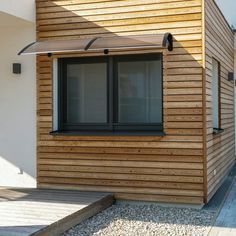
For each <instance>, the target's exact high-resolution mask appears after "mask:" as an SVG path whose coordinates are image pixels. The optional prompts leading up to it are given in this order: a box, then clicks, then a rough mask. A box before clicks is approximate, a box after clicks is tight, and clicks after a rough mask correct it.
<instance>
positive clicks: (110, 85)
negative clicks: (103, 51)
mask: <svg viewBox="0 0 236 236" xmlns="http://www.w3.org/2000/svg"><path fill="white" fill-rule="evenodd" d="M113 71H114V70H113V57H109V59H108V114H109V115H108V123H109V129H110V130H111V131H113V123H114V114H113V109H114V108H113V103H114V102H113V99H114V83H113V73H114V72H113Z"/></svg>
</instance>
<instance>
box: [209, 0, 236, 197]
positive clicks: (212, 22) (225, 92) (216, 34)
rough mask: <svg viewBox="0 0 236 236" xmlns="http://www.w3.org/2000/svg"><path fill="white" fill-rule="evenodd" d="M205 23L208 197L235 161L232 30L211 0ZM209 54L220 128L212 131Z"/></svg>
mask: <svg viewBox="0 0 236 236" xmlns="http://www.w3.org/2000/svg"><path fill="white" fill-rule="evenodd" d="M205 13H206V14H205V25H206V114H207V185H208V192H207V195H208V200H209V199H210V198H211V197H212V196H213V195H214V193H215V192H216V190H217V189H218V187H219V186H220V184H221V183H222V181H223V180H224V178H225V176H226V175H227V173H228V171H229V170H230V168H231V167H232V165H233V164H234V162H235V150H234V143H235V140H234V135H235V133H234V130H235V129H234V83H233V82H232V81H231V82H229V81H228V72H233V71H234V36H233V32H232V30H231V29H230V27H229V25H228V24H227V22H226V20H225V19H224V17H223V15H222V14H221V12H220V10H219V9H218V7H217V6H216V4H215V2H214V1H213V0H206V1H205ZM212 58H215V59H216V60H218V61H219V62H220V90H221V94H220V96H221V103H220V104H221V105H220V106H221V111H220V112H221V128H222V129H224V132H223V133H221V134H218V135H213V134H212V131H213V130H212V129H213V121H212V107H211V101H212V95H211V94H212V92H211V80H212Z"/></svg>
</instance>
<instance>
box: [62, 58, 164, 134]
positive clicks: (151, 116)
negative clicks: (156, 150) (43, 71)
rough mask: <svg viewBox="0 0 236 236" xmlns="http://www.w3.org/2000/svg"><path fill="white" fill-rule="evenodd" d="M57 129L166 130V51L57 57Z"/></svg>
mask: <svg viewBox="0 0 236 236" xmlns="http://www.w3.org/2000/svg"><path fill="white" fill-rule="evenodd" d="M59 91H60V92H59V129H60V130H62V131H110V132H116V131H157V130H162V55H161V54H147V55H135V56H113V57H93V58H62V59H59Z"/></svg>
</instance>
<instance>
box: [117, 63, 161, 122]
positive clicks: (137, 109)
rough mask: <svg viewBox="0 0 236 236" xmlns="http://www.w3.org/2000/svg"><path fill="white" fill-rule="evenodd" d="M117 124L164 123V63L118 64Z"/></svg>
mask: <svg viewBox="0 0 236 236" xmlns="http://www.w3.org/2000/svg"><path fill="white" fill-rule="evenodd" d="M118 86H119V89H118V91H119V92H118V94H119V104H118V110H119V112H118V113H119V115H118V122H119V123H160V122H162V64H161V60H155V61H154V60H153V61H130V62H119V63H118Z"/></svg>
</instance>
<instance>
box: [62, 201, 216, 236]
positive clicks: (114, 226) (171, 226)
mask: <svg viewBox="0 0 236 236" xmlns="http://www.w3.org/2000/svg"><path fill="white" fill-rule="evenodd" d="M214 215H215V212H212V211H206V210H199V209H192V208H177V207H160V206H157V205H133V204H122V203H120V204H116V205H113V206H111V207H110V208H108V209H106V210H104V211H103V212H101V213H99V214H97V215H95V216H94V217H92V218H90V219H88V220H86V221H84V222H82V223H81V224H79V225H77V226H75V227H74V228H72V229H70V230H69V231H67V232H66V233H64V234H63V236H91V235H93V236H157V235H158V236H203V235H206V233H207V232H208V231H209V230H210V226H211V223H212V221H213V219H214Z"/></svg>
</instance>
